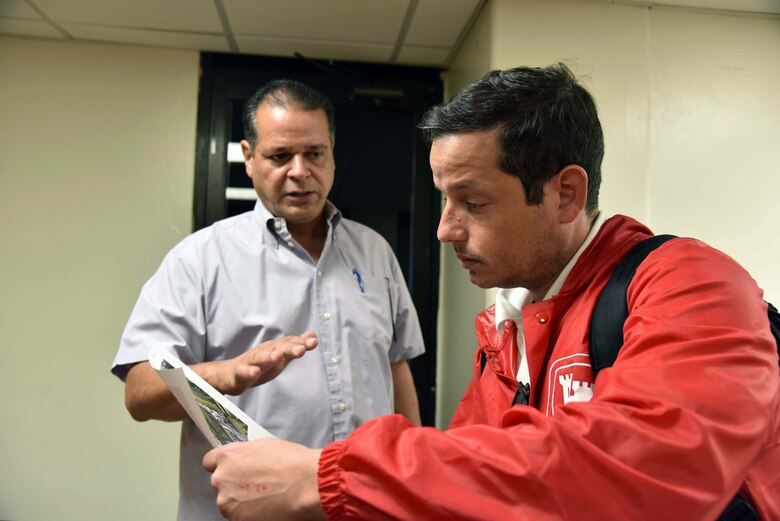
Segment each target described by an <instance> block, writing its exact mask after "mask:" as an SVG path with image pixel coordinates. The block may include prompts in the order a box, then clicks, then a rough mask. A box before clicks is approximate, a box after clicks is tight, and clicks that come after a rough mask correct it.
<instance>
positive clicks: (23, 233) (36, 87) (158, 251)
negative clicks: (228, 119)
mask: <svg viewBox="0 0 780 521" xmlns="http://www.w3.org/2000/svg"><path fill="white" fill-rule="evenodd" d="M197 77H198V55H197V53H194V52H181V51H162V50H149V49H141V48H132V47H114V46H101V45H81V44H68V43H54V42H43V41H32V40H15V39H9V38H0V114H2V116H1V117H0V134H1V135H2V139H0V244H1V245H2V246H1V248H2V255H0V265H1V266H2V269H0V288H2V297H1V298H0V353H2V358H1V359H0V396H2V397H3V399H2V401H0V418H2V420H1V421H2V431H1V432H2V434H1V435H0V440H1V441H0V519H14V520H30V521H34V520H45V519H58V520H83V519H111V520H128V521H129V520H139V519H173V518H175V511H176V501H177V497H178V485H177V483H178V438H179V427H178V424H163V423H155V422H151V423H145V424H139V423H136V422H134V421H132V420H131V419H130V417H129V415H128V414H127V412H126V411H125V409H124V402H123V400H124V395H123V391H124V386H123V385H122V383H121V382H120V381H119V380H117V379H116V378H115V377H113V376H112V375H110V373H109V366H110V364H111V361H112V359H113V356H114V353H115V351H116V348H117V345H118V341H119V336H120V334H121V332H122V328H123V327H124V323H125V321H126V320H127V317H128V316H129V313H130V310H131V308H132V305H133V304H134V302H135V299H136V297H137V295H138V292H139V290H140V288H141V285H142V284H143V282H144V281H145V280H146V279H147V278H148V277H149V276H150V275H151V273H152V272H153V270H154V269H155V268H156V267H157V265H158V264H159V262H160V260H161V258H162V256H163V255H164V253H165V252H166V251H167V250H168V249H169V248H170V247H171V246H172V245H173V244H174V243H175V242H177V241H178V240H179V239H180V238H181V237H183V236H184V235H186V234H187V233H188V232H189V230H190V221H191V217H190V216H191V213H192V187H193V171H194V155H195V122H196V113H197Z"/></svg>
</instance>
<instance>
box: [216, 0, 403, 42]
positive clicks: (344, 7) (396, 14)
mask: <svg viewBox="0 0 780 521" xmlns="http://www.w3.org/2000/svg"><path fill="white" fill-rule="evenodd" d="M223 1H224V5H225V10H226V11H227V14H228V20H229V22H230V27H231V29H232V30H233V32H234V33H235V34H236V35H239V34H240V35H244V36H260V37H265V38H268V37H282V38H291V39H304V40H332V41H343V42H354V43H374V44H386V45H393V44H395V41H396V40H397V39H398V34H399V32H400V30H401V24H402V23H403V19H404V16H405V14H406V8H407V5H408V3H409V2H408V1H407V0H403V1H401V0H381V1H380V0H327V1H323V0H318V1H312V0H285V1H284V2H280V1H263V2H258V1H257V0H223Z"/></svg>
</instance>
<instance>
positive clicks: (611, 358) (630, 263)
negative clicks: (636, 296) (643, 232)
mask: <svg viewBox="0 0 780 521" xmlns="http://www.w3.org/2000/svg"><path fill="white" fill-rule="evenodd" d="M675 237H676V236H675V235H656V236H653V237H649V238H647V239H645V240H643V241H642V242H640V243H638V244H637V245H636V246H634V247H633V248H631V250H629V252H628V253H627V254H626V256H625V257H623V259H621V261H620V262H619V263H618V265H617V266H615V270H614V271H613V272H612V275H611V276H610V278H609V281H608V282H607V285H606V286H604V289H603V290H602V292H601V295H599V299H598V301H597V302H596V307H595V308H594V309H593V315H592V316H591V319H590V365H591V367H592V368H593V378H594V379H595V378H596V376H597V375H598V373H599V371H601V370H602V369H604V368H606V367H610V366H611V365H612V364H613V363H614V362H615V359H616V358H617V354H618V351H620V348H621V347H623V323H624V322H625V321H626V317H628V302H627V301H626V291H627V290H628V285H629V284H630V283H631V279H633V278H634V273H635V272H636V269H637V267H638V266H639V265H640V264H641V263H642V261H643V260H644V259H645V257H647V256H648V255H649V254H650V252H652V251H653V250H655V249H656V248H658V247H659V246H660V245H662V244H663V243H665V242H666V241H668V240H670V239H674V238H675Z"/></svg>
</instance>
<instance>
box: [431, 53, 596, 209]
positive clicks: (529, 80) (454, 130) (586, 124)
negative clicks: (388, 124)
mask: <svg viewBox="0 0 780 521" xmlns="http://www.w3.org/2000/svg"><path fill="white" fill-rule="evenodd" d="M419 128H420V130H422V132H423V136H424V138H425V139H426V141H427V142H428V143H429V144H431V143H432V142H433V141H435V140H436V139H438V138H440V137H444V136H447V135H452V134H463V133H470V132H480V131H491V130H495V131H497V133H498V140H499V152H498V158H497V160H498V167H499V168H500V169H501V170H503V171H504V172H506V173H508V174H511V175H514V176H517V177H518V178H520V181H521V182H522V183H523V187H524V188H525V192H526V200H527V202H528V203H529V204H540V203H541V202H542V198H543V196H544V184H545V183H546V182H547V181H549V180H550V179H551V178H552V177H554V176H555V174H557V173H558V172H559V171H560V169H561V168H563V167H564V166H566V165H572V164H573V165H579V166H581V167H582V168H583V169H585V171H586V172H587V173H588V196H587V201H586V211H587V212H588V214H589V215H594V214H595V213H596V211H597V210H598V198H599V187H600V185H601V161H602V159H603V157H604V135H603V133H602V130H601V122H600V121H599V117H598V114H597V112H596V103H595V102H594V100H593V97H592V96H591V95H590V93H588V91H587V90H585V88H584V87H582V86H581V85H580V84H579V82H578V81H577V78H576V77H575V76H574V74H573V73H572V72H571V70H569V68H568V67H566V65H564V64H562V63H558V64H556V65H551V66H549V67H544V68H537V67H517V68H514V69H508V70H496V71H492V72H490V73H488V74H487V75H486V76H485V77H483V78H482V79H480V80H477V81H476V82H474V83H471V84H470V85H468V86H466V87H465V88H464V89H463V90H462V91H460V92H459V93H458V94H456V95H455V97H453V98H452V99H451V100H450V101H448V102H447V103H443V104H441V105H438V106H436V107H433V108H431V109H430V110H429V111H428V112H426V114H425V115H424V116H423V118H422V121H421V122H420V125H419Z"/></svg>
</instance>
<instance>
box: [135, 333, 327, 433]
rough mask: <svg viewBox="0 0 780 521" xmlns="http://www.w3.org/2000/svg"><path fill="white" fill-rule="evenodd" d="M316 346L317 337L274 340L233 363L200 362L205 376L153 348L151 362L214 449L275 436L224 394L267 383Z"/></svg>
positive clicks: (308, 334) (310, 335)
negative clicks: (213, 383)
mask: <svg viewBox="0 0 780 521" xmlns="http://www.w3.org/2000/svg"><path fill="white" fill-rule="evenodd" d="M316 346H317V338H316V337H315V336H314V334H313V333H306V334H304V335H302V336H299V337H285V338H282V339H279V340H271V341H268V342H264V343H262V344H259V345H257V346H255V347H253V348H252V349H250V350H249V351H247V352H246V353H244V354H242V355H240V356H238V357H236V358H234V359H231V360H223V361H216V362H207V363H204V364H198V366H197V367H196V368H197V369H198V372H200V373H201V375H202V376H201V375H199V374H198V373H196V372H195V371H193V370H192V369H190V368H189V367H187V366H186V365H184V364H183V363H182V362H181V361H180V360H179V359H178V358H176V357H175V356H173V355H172V354H170V353H168V352H167V351H165V350H162V349H156V348H153V349H151V350H150V352H149V364H150V365H151V366H152V368H153V369H155V370H156V372H157V374H158V375H159V376H160V378H162V380H163V382H165V385H166V386H167V388H168V389H169V390H170V391H171V393H172V394H173V395H174V397H175V398H176V400H178V402H179V403H180V404H181V406H182V408H183V409H184V411H185V412H186V413H187V414H188V415H189V416H190V418H191V419H192V421H194V422H195V424H196V425H197V426H198V428H199V429H200V431H201V432H202V433H203V435H204V436H205V437H206V438H207V439H208V440H209V442H210V443H211V445H212V446H214V447H219V446H221V445H225V444H226V443H230V442H233V441H247V440H252V439H255V438H267V437H273V435H272V434H271V433H269V432H268V431H266V430H265V429H263V428H262V427H261V426H260V425H258V424H257V423H256V422H255V421H254V420H252V418H250V417H249V416H247V414H246V413H244V411H242V410H241V409H239V408H238V407H236V406H235V404H233V402H231V401H230V400H228V399H227V398H226V397H225V396H224V394H223V393H222V392H220V390H222V391H225V392H227V393H229V394H241V393H242V392H243V391H245V390H246V389H247V388H249V387H252V386H255V385H260V384H262V383H265V382H268V381H269V380H271V379H273V378H275V377H276V376H277V375H278V374H279V373H280V372H281V371H282V370H283V369H284V368H285V367H286V365H287V364H288V363H289V362H290V361H291V360H294V359H296V358H300V357H301V356H303V355H304V353H306V351H307V350H310V349H314V348H315V347H316ZM207 379H208V380H211V381H212V382H215V384H216V385H211V384H210V383H209V382H208V381H206V380H207ZM217 386H219V389H220V390H218V389H217V388H216V387H217Z"/></svg>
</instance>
